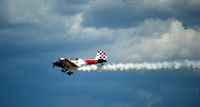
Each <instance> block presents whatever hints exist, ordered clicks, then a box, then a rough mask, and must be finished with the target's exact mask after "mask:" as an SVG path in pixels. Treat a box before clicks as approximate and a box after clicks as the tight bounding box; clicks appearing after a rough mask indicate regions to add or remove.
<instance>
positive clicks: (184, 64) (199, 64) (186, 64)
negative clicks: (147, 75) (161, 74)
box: [78, 60, 200, 71]
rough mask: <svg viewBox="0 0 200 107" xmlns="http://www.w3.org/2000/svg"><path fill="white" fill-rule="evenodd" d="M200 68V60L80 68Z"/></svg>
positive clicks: (105, 69) (123, 69) (121, 69)
mask: <svg viewBox="0 0 200 107" xmlns="http://www.w3.org/2000/svg"><path fill="white" fill-rule="evenodd" d="M180 69H187V70H200V61H190V60H184V61H171V62H167V61H164V62H154V63H149V62H143V63H126V64H123V63H119V64H105V65H103V66H100V65H91V66H83V67H80V68H78V70H79V71H95V70H101V71H139V70H180Z"/></svg>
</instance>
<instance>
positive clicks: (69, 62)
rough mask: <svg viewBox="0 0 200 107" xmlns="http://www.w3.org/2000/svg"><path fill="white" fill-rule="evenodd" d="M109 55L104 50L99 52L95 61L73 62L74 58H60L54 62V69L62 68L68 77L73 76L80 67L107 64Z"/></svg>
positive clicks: (78, 59)
mask: <svg viewBox="0 0 200 107" xmlns="http://www.w3.org/2000/svg"><path fill="white" fill-rule="evenodd" d="M106 58H107V55H106V54H105V52H103V51H102V50H98V51H97V54H96V57H95V59H81V58H75V60H73V59H72V58H69V59H68V58H59V60H58V61H55V62H53V68H54V67H55V66H57V67H60V68H61V71H62V72H63V73H66V74H68V75H72V74H73V73H74V72H72V71H73V70H77V69H78V67H81V66H87V65H93V64H101V65H103V64H104V63H106V62H107V60H106Z"/></svg>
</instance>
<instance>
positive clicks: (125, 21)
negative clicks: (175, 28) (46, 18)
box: [82, 0, 200, 28]
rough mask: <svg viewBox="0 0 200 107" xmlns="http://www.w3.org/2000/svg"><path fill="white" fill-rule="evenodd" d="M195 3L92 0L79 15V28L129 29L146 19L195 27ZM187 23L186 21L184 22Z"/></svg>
mask: <svg viewBox="0 0 200 107" xmlns="http://www.w3.org/2000/svg"><path fill="white" fill-rule="evenodd" d="M199 7H200V3H199V2H198V1H197V0H191V1H188V0H182V1H179V0H173V1H167V0H160V1H155V0H134V1H132V0H117V1H116V0H109V1H108V0H101V1H94V2H92V3H91V6H90V7H89V8H88V9H87V10H86V11H85V12H84V14H83V22H82V25H83V26H91V27H96V28H99V27H109V28H122V27H132V26H135V25H137V24H138V23H139V22H142V21H144V20H146V19H162V20H163V19H168V18H175V19H178V20H180V21H182V22H183V23H184V24H186V25H195V24H197V23H198V24H199V22H200V20H199V17H200V15H199V13H200V11H198V10H199ZM188 20H190V21H188Z"/></svg>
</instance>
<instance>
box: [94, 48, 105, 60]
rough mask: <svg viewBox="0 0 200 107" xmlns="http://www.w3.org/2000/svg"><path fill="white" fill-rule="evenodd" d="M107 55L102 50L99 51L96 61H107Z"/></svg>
mask: <svg viewBox="0 0 200 107" xmlns="http://www.w3.org/2000/svg"><path fill="white" fill-rule="evenodd" d="M106 58H107V55H106V53H105V52H103V51H102V50H98V51H97V55H96V57H95V59H96V60H106Z"/></svg>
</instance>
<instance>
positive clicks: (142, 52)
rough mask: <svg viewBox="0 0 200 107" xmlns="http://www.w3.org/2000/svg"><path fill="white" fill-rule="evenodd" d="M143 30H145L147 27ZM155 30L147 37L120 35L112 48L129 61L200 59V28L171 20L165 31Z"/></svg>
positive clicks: (121, 57)
mask: <svg viewBox="0 0 200 107" xmlns="http://www.w3.org/2000/svg"><path fill="white" fill-rule="evenodd" d="M150 22H151V21H150ZM152 25H153V24H152ZM154 27H155V26H154ZM160 27H162V26H160ZM156 28H159V26H157V27H156ZM147 29H148V28H147ZM143 30H144V32H145V29H143ZM154 31H155V32H152V33H149V36H146V37H141V36H140V37H134V36H133V35H129V36H127V37H120V38H119V39H116V41H115V43H114V44H112V46H111V48H112V49H113V50H115V51H116V52H115V53H121V56H119V57H120V59H121V60H127V61H163V60H174V59H175V60H181V59H192V60H198V59H199V58H200V56H199V54H200V51H199V46H200V32H199V31H198V30H194V29H191V28H185V27H184V26H183V25H182V23H181V22H180V21H177V20H174V21H171V22H170V25H169V26H168V28H167V29H165V32H161V33H160V32H156V29H154ZM158 31H159V30H158ZM119 43H120V44H119ZM115 56H116V57H117V55H115Z"/></svg>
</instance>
